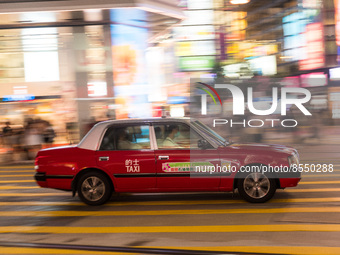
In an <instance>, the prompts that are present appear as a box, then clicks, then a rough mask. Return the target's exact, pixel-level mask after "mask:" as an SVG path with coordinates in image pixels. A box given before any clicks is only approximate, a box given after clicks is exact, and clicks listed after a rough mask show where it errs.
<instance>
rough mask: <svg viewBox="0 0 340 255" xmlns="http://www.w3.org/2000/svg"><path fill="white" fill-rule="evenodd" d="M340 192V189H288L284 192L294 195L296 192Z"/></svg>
mask: <svg viewBox="0 0 340 255" xmlns="http://www.w3.org/2000/svg"><path fill="white" fill-rule="evenodd" d="M334 191H340V188H324V189H299V188H297V189H286V190H285V191H284V192H289V193H294V192H298V193H299V192H334Z"/></svg>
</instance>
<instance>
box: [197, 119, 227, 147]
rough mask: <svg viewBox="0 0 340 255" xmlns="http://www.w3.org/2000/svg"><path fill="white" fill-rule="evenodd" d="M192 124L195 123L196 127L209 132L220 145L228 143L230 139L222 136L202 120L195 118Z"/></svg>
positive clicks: (206, 132)
mask: <svg viewBox="0 0 340 255" xmlns="http://www.w3.org/2000/svg"><path fill="white" fill-rule="evenodd" d="M192 125H194V126H195V127H196V128H198V129H199V130H201V131H202V132H204V133H205V134H207V135H208V136H209V137H211V138H212V139H213V140H214V141H215V142H216V143H217V144H218V145H220V146H221V145H222V146H226V145H228V141H227V140H226V139H224V138H223V137H222V136H220V135H219V134H217V133H216V132H215V131H214V130H212V129H211V128H209V127H208V126H207V125H205V124H203V123H202V122H200V121H198V120H195V121H193V122H192Z"/></svg>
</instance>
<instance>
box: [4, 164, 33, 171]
mask: <svg viewBox="0 0 340 255" xmlns="http://www.w3.org/2000/svg"><path fill="white" fill-rule="evenodd" d="M0 169H32V170H34V165H26V166H0Z"/></svg>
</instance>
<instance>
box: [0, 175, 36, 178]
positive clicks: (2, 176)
mask: <svg viewBox="0 0 340 255" xmlns="http://www.w3.org/2000/svg"><path fill="white" fill-rule="evenodd" d="M4 177H33V174H3V175H2V174H0V178H4Z"/></svg>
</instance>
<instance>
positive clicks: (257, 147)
mask: <svg viewBox="0 0 340 255" xmlns="http://www.w3.org/2000/svg"><path fill="white" fill-rule="evenodd" d="M227 148H231V149H234V150H242V151H252V152H262V153H263V152H266V151H268V152H269V151H270V152H280V153H287V154H294V153H297V150H296V149H294V148H293V147H290V146H286V145H281V144H257V143H244V144H241V143H232V144H230V145H228V146H227Z"/></svg>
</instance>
